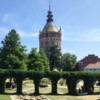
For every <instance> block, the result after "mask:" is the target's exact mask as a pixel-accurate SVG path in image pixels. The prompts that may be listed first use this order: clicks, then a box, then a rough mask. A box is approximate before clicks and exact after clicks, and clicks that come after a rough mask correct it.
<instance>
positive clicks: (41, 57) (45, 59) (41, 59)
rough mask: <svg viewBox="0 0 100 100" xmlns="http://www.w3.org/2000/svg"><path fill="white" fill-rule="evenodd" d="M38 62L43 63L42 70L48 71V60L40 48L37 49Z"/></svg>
mask: <svg viewBox="0 0 100 100" xmlns="http://www.w3.org/2000/svg"><path fill="white" fill-rule="evenodd" d="M39 56H40V62H42V64H43V68H44V71H45V72H46V71H50V66H49V60H48V58H47V56H46V54H45V52H44V51H43V50H42V49H41V50H40V51H39Z"/></svg>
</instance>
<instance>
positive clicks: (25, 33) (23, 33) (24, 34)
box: [17, 30, 39, 37]
mask: <svg viewBox="0 0 100 100" xmlns="http://www.w3.org/2000/svg"><path fill="white" fill-rule="evenodd" d="M17 33H18V34H19V35H20V36H21V37H38V34H39V33H33V32H24V31H22V30H18V31H17Z"/></svg>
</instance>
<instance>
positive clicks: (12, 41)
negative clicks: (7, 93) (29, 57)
mask: <svg viewBox="0 0 100 100" xmlns="http://www.w3.org/2000/svg"><path fill="white" fill-rule="evenodd" d="M1 43H2V45H3V46H2V47H1V48H0V68H2V69H26V64H25V61H26V60H25V59H26V55H25V51H26V49H25V46H22V45H21V42H20V38H19V35H18V34H17V33H16V30H14V29H12V30H11V31H10V32H9V33H8V35H7V36H5V38H4V40H3V41H2V42H1Z"/></svg>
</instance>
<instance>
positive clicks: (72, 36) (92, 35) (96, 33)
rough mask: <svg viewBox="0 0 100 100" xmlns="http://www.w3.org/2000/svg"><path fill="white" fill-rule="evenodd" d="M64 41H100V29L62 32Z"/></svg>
mask: <svg viewBox="0 0 100 100" xmlns="http://www.w3.org/2000/svg"><path fill="white" fill-rule="evenodd" d="M62 40H63V41H79V42H80V41H81V42H100V29H97V28H94V29H92V30H89V31H84V32H81V33H76V32H64V33H63V34H62Z"/></svg>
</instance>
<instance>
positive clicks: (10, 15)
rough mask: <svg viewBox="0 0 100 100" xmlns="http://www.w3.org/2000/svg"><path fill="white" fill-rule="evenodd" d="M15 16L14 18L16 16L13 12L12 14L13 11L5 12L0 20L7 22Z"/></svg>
mask: <svg viewBox="0 0 100 100" xmlns="http://www.w3.org/2000/svg"><path fill="white" fill-rule="evenodd" d="M15 18H16V17H15V14H14V13H6V14H5V15H4V16H3V19H2V21H3V22H8V21H10V22H12V21H13V20H14V19H15Z"/></svg>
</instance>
